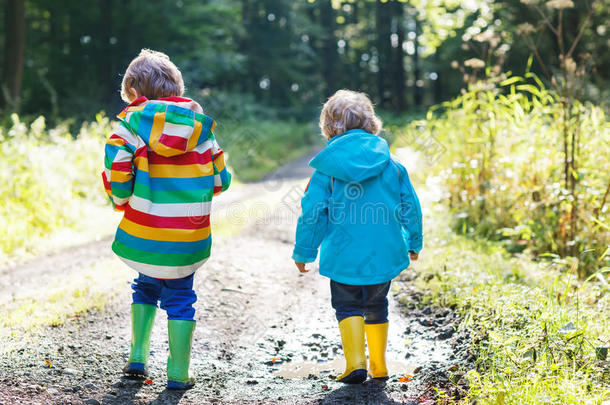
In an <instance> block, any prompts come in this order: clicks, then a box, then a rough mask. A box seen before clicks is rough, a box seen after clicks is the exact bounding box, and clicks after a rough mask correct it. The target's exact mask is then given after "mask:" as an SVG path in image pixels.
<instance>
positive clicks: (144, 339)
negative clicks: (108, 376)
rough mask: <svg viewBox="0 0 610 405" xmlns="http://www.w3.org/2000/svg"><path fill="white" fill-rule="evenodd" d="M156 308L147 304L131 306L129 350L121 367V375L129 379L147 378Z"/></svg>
mask: <svg viewBox="0 0 610 405" xmlns="http://www.w3.org/2000/svg"><path fill="white" fill-rule="evenodd" d="M156 312H157V307H156V306H154V305H148V304H131V350H130V352H129V360H127V364H125V367H123V375H125V377H130V378H144V377H146V376H148V370H147V368H146V362H147V361H148V355H149V353H150V332H151V330H152V327H153V324H154V322H155V313H156Z"/></svg>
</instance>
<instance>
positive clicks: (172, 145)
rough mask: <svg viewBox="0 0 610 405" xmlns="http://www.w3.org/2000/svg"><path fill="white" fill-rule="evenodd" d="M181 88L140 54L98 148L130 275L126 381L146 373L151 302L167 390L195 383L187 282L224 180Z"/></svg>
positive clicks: (169, 68) (197, 112)
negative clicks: (163, 335) (164, 352)
mask: <svg viewBox="0 0 610 405" xmlns="http://www.w3.org/2000/svg"><path fill="white" fill-rule="evenodd" d="M183 92H184V83H183V81H182V75H181V73H180V71H179V70H178V68H177V67H176V66H175V65H174V64H173V63H172V62H171V61H170V60H169V58H168V57H167V55H165V54H163V53H160V52H154V51H150V50H142V52H141V53H140V55H138V57H137V58H135V59H134V60H133V61H132V62H131V63H130V65H129V67H128V68H127V71H126V72H125V76H124V77H123V83H122V89H121V96H122V98H123V99H124V100H125V101H126V102H129V103H130V104H129V105H128V106H127V107H126V108H125V109H124V110H123V111H122V112H121V113H120V114H119V115H118V118H119V121H120V126H119V127H118V129H117V130H116V132H115V133H114V134H113V135H112V136H111V137H110V138H109V139H108V141H107V143H106V154H105V170H104V172H103V174H102V177H103V181H104V187H105V189H106V192H107V193H108V196H109V197H110V201H112V204H113V206H114V208H115V209H117V210H119V211H123V212H124V215H123V219H122V220H121V222H120V224H119V227H118V229H117V232H116V236H115V239H114V242H113V244H112V250H113V251H114V252H115V253H116V254H117V255H118V256H119V257H120V258H121V259H122V260H123V261H124V262H125V263H126V264H127V265H128V266H130V267H131V268H133V269H134V270H136V271H137V272H138V273H139V274H138V277H137V278H136V279H135V280H134V283H133V285H132V288H133V303H132V305H131V327H132V338H131V351H130V355H129V360H128V362H127V364H126V365H125V367H124V368H123V373H124V374H125V375H126V376H128V377H135V378H142V377H145V376H147V368H146V362H147V359H148V354H149V351H150V333H151V329H152V325H153V322H154V318H155V312H156V309H157V302H159V301H160V303H161V308H162V309H165V310H166V311H167V317H168V338H169V357H168V359H167V379H168V382H167V386H168V388H173V389H188V388H191V387H192V386H193V385H194V382H195V381H194V379H193V378H191V377H190V376H189V371H188V369H189V362H190V352H191V343H192V337H193V331H194V328H195V321H194V314H195V309H194V308H193V303H194V302H195V301H196V300H197V296H196V294H195V291H193V275H194V273H195V271H196V270H197V269H198V268H199V267H200V266H201V265H202V264H203V263H204V262H205V261H206V259H207V258H208V257H209V256H210V247H211V244H212V237H211V233H210V208H211V203H212V197H213V196H215V195H218V194H220V193H221V192H222V191H225V190H226V189H227V188H228V187H229V184H230V182H231V175H230V174H229V172H228V171H227V170H226V168H225V163H224V155H223V152H222V150H221V149H220V147H219V146H218V143H217V142H216V140H215V138H214V133H213V132H212V131H213V130H214V125H215V122H214V121H213V120H212V119H211V118H209V117H207V116H205V115H204V114H203V110H202V108H201V106H200V105H199V104H197V102H195V101H193V100H190V99H187V98H182V97H181V96H182V93H183Z"/></svg>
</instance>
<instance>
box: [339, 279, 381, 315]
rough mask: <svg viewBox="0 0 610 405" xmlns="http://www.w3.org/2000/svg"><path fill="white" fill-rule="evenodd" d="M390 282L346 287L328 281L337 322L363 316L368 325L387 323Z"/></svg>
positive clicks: (346, 285) (345, 285)
mask: <svg viewBox="0 0 610 405" xmlns="http://www.w3.org/2000/svg"><path fill="white" fill-rule="evenodd" d="M388 291H390V282H389V281H388V282H387V283H382V284H374V285H348V284H341V283H338V282H336V281H333V280H331V281H330V296H331V303H332V306H333V308H334V309H335V313H336V316H337V321H339V322H341V321H342V320H344V319H345V318H349V317H350V316H363V317H364V322H365V323H368V324H373V323H385V322H387V321H388Z"/></svg>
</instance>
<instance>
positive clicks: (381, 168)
mask: <svg viewBox="0 0 610 405" xmlns="http://www.w3.org/2000/svg"><path fill="white" fill-rule="evenodd" d="M320 128H321V129H322V133H323V135H324V136H325V138H326V139H327V140H328V144H327V146H326V148H325V149H324V150H322V151H321V152H320V153H319V154H318V155H317V156H316V157H315V158H313V159H312V161H311V162H310V165H311V166H312V167H313V168H314V169H315V171H314V173H313V175H312V177H311V180H310V182H309V185H308V186H307V190H306V191H305V195H304V196H303V199H302V201H301V207H302V214H301V216H300V217H299V221H298V224H297V231H296V243H295V247H294V252H293V255H292V258H293V259H294V261H295V263H296V265H297V267H298V268H299V271H300V272H302V273H304V272H307V271H309V270H307V269H305V263H310V262H313V261H315V259H316V256H317V255H318V248H319V247H320V249H321V250H320V274H322V275H323V276H326V277H328V278H330V280H331V281H330V289H331V303H332V307H333V308H334V310H335V313H336V317H337V321H338V322H339V330H340V333H341V341H342V345H343V352H344V354H345V362H346V367H345V372H344V373H343V374H341V375H340V376H338V377H337V380H338V381H341V382H344V383H348V384H359V383H362V382H364V381H365V380H366V379H367V363H366V354H365V336H366V341H367V342H368V349H369V369H368V374H370V376H371V377H372V378H373V379H376V380H387V379H388V369H387V366H386V360H385V352H386V345H387V337H388V299H387V294H388V291H389V289H390V282H391V281H392V279H393V278H395V277H396V276H398V275H399V274H400V273H401V272H402V271H403V270H404V269H406V268H407V267H409V263H410V261H409V259H411V260H417V257H418V254H419V251H420V250H421V249H422V215H421V207H420V204H419V200H418V198H417V195H416V194H415V190H413V186H412V185H411V182H410V180H409V176H408V174H407V170H406V169H405V168H404V166H402V165H401V164H400V163H398V162H397V161H395V160H394V159H393V158H392V157H391V156H390V150H389V147H388V144H387V142H386V141H385V140H384V139H382V138H380V137H378V136H377V134H378V133H379V131H380V130H381V121H380V120H379V118H378V117H377V116H376V115H375V111H374V109H373V105H372V103H371V101H370V100H369V99H368V97H367V96H366V95H365V94H363V93H357V92H353V91H348V90H340V91H338V92H336V93H335V94H334V95H333V96H332V97H331V98H330V99H329V100H328V101H327V102H326V104H325V105H324V108H323V109H322V114H321V117H320Z"/></svg>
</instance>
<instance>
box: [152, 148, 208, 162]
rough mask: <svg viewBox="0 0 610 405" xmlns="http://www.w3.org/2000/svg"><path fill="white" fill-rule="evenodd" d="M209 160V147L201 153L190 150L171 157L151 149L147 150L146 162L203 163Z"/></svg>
mask: <svg viewBox="0 0 610 405" xmlns="http://www.w3.org/2000/svg"><path fill="white" fill-rule="evenodd" d="M211 161H212V152H211V151H210V150H209V149H208V150H206V151H205V152H203V153H198V152H192V151H191V152H186V153H183V154H182V155H177V156H172V157H166V156H161V155H158V154H156V153H155V152H153V151H150V152H148V162H149V163H152V164H157V165H194V164H200V165H205V164H207V163H210V162H211Z"/></svg>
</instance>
